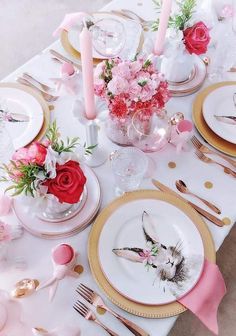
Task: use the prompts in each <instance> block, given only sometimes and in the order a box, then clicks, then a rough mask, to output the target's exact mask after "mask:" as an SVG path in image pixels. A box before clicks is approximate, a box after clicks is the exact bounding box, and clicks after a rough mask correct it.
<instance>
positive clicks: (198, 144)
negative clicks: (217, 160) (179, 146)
mask: <svg viewBox="0 0 236 336" xmlns="http://www.w3.org/2000/svg"><path fill="white" fill-rule="evenodd" d="M191 142H192V144H193V145H194V147H195V148H196V149H198V150H199V151H200V152H202V153H205V154H213V155H218V156H219V157H221V158H222V159H224V160H225V161H227V162H228V163H229V164H231V165H232V166H233V167H235V168H236V161H234V160H232V159H230V158H228V157H227V156H225V155H223V154H221V153H217V152H215V151H213V150H211V149H210V148H208V147H207V146H204V145H203V144H202V143H201V142H200V141H199V140H198V138H197V137H196V136H195V135H194V136H192V138H191Z"/></svg>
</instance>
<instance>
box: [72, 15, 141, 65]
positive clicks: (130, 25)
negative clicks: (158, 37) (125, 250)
mask: <svg viewBox="0 0 236 336" xmlns="http://www.w3.org/2000/svg"><path fill="white" fill-rule="evenodd" d="M93 16H94V17H95V18H96V20H99V19H102V18H105V17H108V18H114V19H115V20H118V21H120V22H121V23H122V24H123V25H124V28H125V35H126V40H125V45H124V48H123V49H122V50H121V52H120V54H119V57H120V58H122V59H132V58H134V56H135V55H136V53H137V49H138V47H139V43H140V36H141V33H142V27H141V25H140V24H139V23H138V22H135V21H134V20H126V19H123V18H121V17H119V16H117V15H112V14H109V13H95V14H93ZM68 39H69V42H70V44H71V45H72V47H73V48H74V49H76V50H77V51H79V52H80V41H79V32H78V30H77V29H74V28H72V29H70V30H69V32H68ZM93 57H94V58H97V59H101V60H103V59H104V58H106V57H104V56H103V55H100V54H99V53H98V52H96V50H94V49H93Z"/></svg>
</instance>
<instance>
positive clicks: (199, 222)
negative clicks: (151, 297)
mask: <svg viewBox="0 0 236 336" xmlns="http://www.w3.org/2000/svg"><path fill="white" fill-rule="evenodd" d="M138 199H156V200H161V201H164V202H167V203H170V204H172V205H173V206H175V207H177V208H179V209H180V210H182V211H183V212H184V213H185V214H186V215H187V216H188V217H189V218H190V219H191V220H192V222H193V223H194V224H195V225H196V227H197V229H198V231H199V233H200V235H201V238H202V241H203V245H204V252H205V257H206V258H207V259H208V260H209V261H211V262H213V263H215V260H216V253H215V247H214V242H213V239H212V236H211V233H210V231H209V229H208V227H207V225H206V224H205V222H204V221H203V219H202V218H201V217H200V216H199V215H198V213H197V212H196V211H195V210H193V209H192V208H191V207H190V206H189V205H188V204H187V203H185V202H183V201H181V200H180V199H179V198H177V197H175V196H172V195H170V194H168V193H163V192H160V191H156V190H139V191H134V192H129V193H126V194H125V195H124V196H122V197H119V198H117V199H116V200H114V201H113V202H111V203H110V204H109V205H108V206H107V207H106V208H104V209H103V210H102V212H101V213H100V215H99V216H98V217H97V219H96V221H95V223H94V224H93V227H92V229H91V232H90V235H89V241H88V259H89V264H90V268H91V271H92V275H93V277H94V279H95V280H96V282H97V284H98V285H99V287H100V288H101V289H102V290H103V291H104V292H105V294H106V296H107V297H108V298H109V299H110V300H111V301H112V302H113V303H114V304H115V305H117V306H118V307H120V308H121V309H123V310H125V311H127V312H129V313H131V314H134V315H137V316H142V317H147V318H164V317H171V316H175V315H178V314H180V313H183V312H184V311H186V310H187V309H186V308H185V307H184V306H183V305H181V304H180V303H178V302H177V301H176V302H172V303H169V304H165V305H158V306H150V305H143V304H140V303H137V302H134V301H131V300H129V299H128V298H126V297H124V296H122V295H121V294H120V293H119V292H117V291H116V290H115V289H114V288H113V287H112V285H111V284H110V283H109V282H108V280H107V279H106V277H105V275H104V274H103V272H102V269H101V266H100V262H99V256H98V242H99V236H100V234H101V231H102V229H103V226H104V224H105V223H106V221H107V219H108V218H109V217H110V215H111V214H112V213H113V211H115V210H116V209H117V208H119V207H120V206H121V205H123V204H125V203H127V202H132V201H134V200H138Z"/></svg>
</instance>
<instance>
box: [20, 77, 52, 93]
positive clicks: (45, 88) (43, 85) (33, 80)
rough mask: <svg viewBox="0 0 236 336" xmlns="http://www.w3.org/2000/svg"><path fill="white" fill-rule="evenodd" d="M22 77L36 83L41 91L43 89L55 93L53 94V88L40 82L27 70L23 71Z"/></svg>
mask: <svg viewBox="0 0 236 336" xmlns="http://www.w3.org/2000/svg"><path fill="white" fill-rule="evenodd" d="M22 77H23V78H25V79H27V80H29V81H32V82H35V83H36V84H38V85H39V86H40V87H41V88H42V91H45V92H46V93H49V94H51V95H55V94H54V92H55V90H54V89H53V88H51V87H50V86H48V85H46V84H44V83H42V82H40V81H39V80H38V79H36V78H35V77H33V76H32V75H30V74H29V73H28V72H24V73H23V74H22ZM53 91H54V92H53Z"/></svg>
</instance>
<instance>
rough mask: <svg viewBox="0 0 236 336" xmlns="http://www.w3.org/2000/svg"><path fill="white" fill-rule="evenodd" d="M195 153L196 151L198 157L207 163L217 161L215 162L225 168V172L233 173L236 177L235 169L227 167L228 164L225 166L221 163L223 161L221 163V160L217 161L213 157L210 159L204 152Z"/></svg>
mask: <svg viewBox="0 0 236 336" xmlns="http://www.w3.org/2000/svg"><path fill="white" fill-rule="evenodd" d="M195 153H196V155H197V157H198V158H199V159H200V160H201V161H203V162H206V163H215V164H217V165H219V166H221V167H222V168H224V171H225V173H227V174H230V175H232V176H233V177H236V172H234V171H233V170H232V169H230V168H229V167H226V166H224V165H223V164H221V163H219V162H217V161H215V160H213V159H210V158H209V157H207V156H206V155H204V154H203V153H202V152H199V151H196V152H195Z"/></svg>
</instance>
